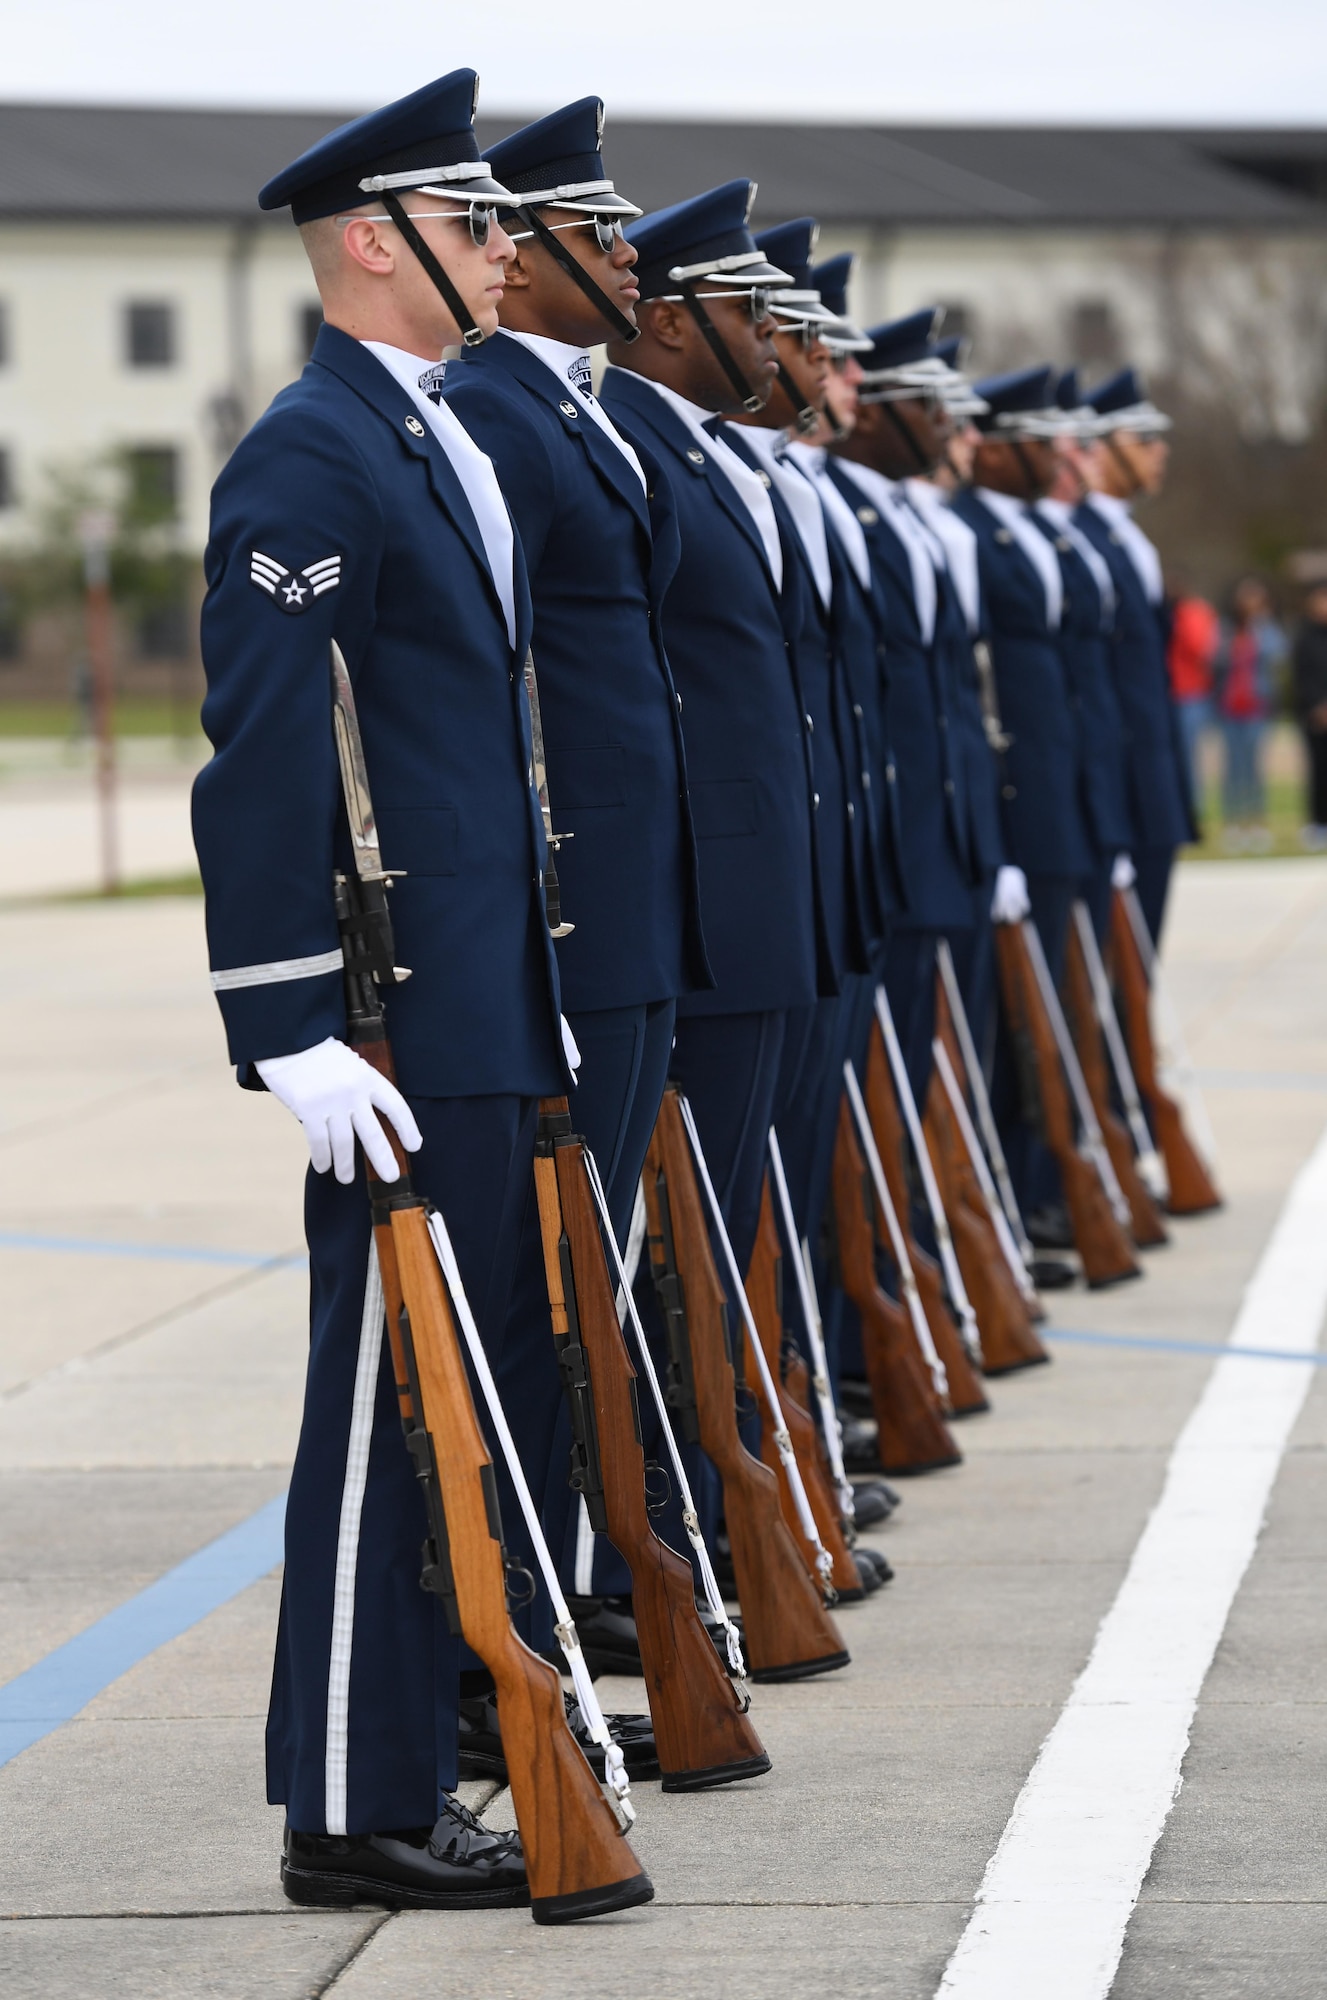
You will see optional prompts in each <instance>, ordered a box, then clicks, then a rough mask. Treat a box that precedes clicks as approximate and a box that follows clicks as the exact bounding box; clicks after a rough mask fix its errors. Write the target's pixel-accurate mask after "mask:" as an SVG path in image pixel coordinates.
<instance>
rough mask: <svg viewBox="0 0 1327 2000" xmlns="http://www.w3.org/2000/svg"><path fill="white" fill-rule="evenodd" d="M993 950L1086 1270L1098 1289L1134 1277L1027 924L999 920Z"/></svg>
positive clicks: (1129, 1252) (1010, 1019)
mask: <svg viewBox="0 0 1327 2000" xmlns="http://www.w3.org/2000/svg"><path fill="white" fill-rule="evenodd" d="M995 956H996V961H997V963H998V965H999V969H1000V990H1001V993H1002V995H1003V997H1004V1004H1005V1012H1006V1016H1007V1019H1008V1024H1009V1032H1010V1035H1011V1036H1012V1037H1013V1040H1014V1042H1015V1044H1016V1045H1017V1044H1019V1043H1020V1042H1021V1044H1022V1048H1023V1052H1024V1058H1025V1060H1026V1061H1027V1062H1028V1063H1029V1065H1030V1067H1031V1070H1032V1073H1033V1075H1034V1076H1035V1080H1036V1093H1037V1099H1038V1103H1039V1108H1040V1112H1041V1124H1042V1136H1043V1138H1044V1139H1045V1142H1046V1144H1047V1146H1049V1148H1050V1150H1051V1152H1052V1153H1053V1154H1054V1156H1055V1163H1056V1165H1057V1166H1058V1168H1059V1170H1060V1180H1061V1183H1062V1185H1063V1187H1064V1198H1065V1203H1066V1205H1067V1207H1068V1210H1069V1219H1070V1222H1071V1224H1072V1226H1073V1232H1074V1247H1075V1248H1076V1250H1077V1251H1078V1254H1079V1256H1080V1258H1081V1259H1082V1262H1083V1275H1084V1277H1085V1278H1086V1280H1087V1282H1088V1284H1089V1285H1090V1286H1092V1287H1094V1288H1096V1287H1098V1286H1102V1285H1115V1284H1119V1283H1120V1282H1121V1281H1122V1280H1123V1279H1125V1278H1136V1277H1137V1276H1138V1275H1139V1267H1138V1264H1137V1261H1136V1260H1135V1258H1134V1254H1133V1249H1132V1246H1131V1245H1130V1243H1129V1239H1128V1237H1127V1236H1126V1235H1125V1233H1124V1231H1123V1230H1122V1229H1121V1228H1120V1225H1119V1223H1118V1222H1117V1221H1116V1220H1115V1214H1114V1211H1113V1209H1112V1208H1111V1205H1110V1201H1109V1199H1108V1198H1107V1195H1106V1190H1105V1188H1104V1187H1103V1186H1102V1184H1101V1178H1100V1176H1099V1174H1098V1173H1097V1171H1096V1169H1095V1168H1094V1167H1093V1166H1092V1165H1091V1164H1090V1163H1089V1162H1088V1161H1087V1160H1085V1159H1084V1158H1083V1156H1082V1154H1081V1153H1080V1152H1079V1150H1078V1147H1077V1145H1076V1144H1075V1142H1074V1124H1073V1112H1072V1110H1071V1108H1070V1104H1069V1090H1068V1086H1067V1084H1066V1083H1065V1079H1064V1072H1063V1070H1062V1069H1061V1067H1060V1052H1059V1049H1058V1048H1057V1046H1056V1042H1055V1031H1054V1029H1053V1027H1052V1026H1051V1022H1050V1017H1049V1016H1048V1014H1047V1012H1046V1008H1045V1005H1044V1003H1043V1001H1042V997H1041V989H1040V987H1039V986H1038V984H1037V977H1036V973H1035V971H1034V969H1033V966H1032V961H1031V959H1030V957H1029V955H1028V947H1027V940H1026V939H1025V938H1024V936H1023V931H1022V927H1021V925H1019V924H996V926H995Z"/></svg>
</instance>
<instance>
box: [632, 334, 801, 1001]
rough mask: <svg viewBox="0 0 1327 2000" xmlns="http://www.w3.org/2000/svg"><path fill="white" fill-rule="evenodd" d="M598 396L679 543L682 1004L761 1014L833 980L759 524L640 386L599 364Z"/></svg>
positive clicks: (671, 634) (775, 597) (787, 660)
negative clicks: (661, 495)
mask: <svg viewBox="0 0 1327 2000" xmlns="http://www.w3.org/2000/svg"><path fill="white" fill-rule="evenodd" d="M600 400H601V401H602V402H603V404H604V407H605V408H606V409H607V410H608V412H609V414H610V415H611V416H612V419H613V421H614V423H617V424H621V425H622V426H623V427H624V428H625V429H627V430H629V431H630V434H631V437H632V438H633V440H635V441H638V442H643V443H644V444H645V445H646V447H647V448H648V449H649V450H650V451H651V452H652V453H653V454H654V455H655V457H656V458H657V459H658V460H659V461H660V463H661V464H662V466H663V469H664V472H665V474H666V477H667V479H668V482H669V485H670V486H671V488H672V493H673V500H674V504H675V507H676V513H677V524H678V529H679V539H680V553H679V558H678V565H677V570H676V574H675V575H674V577H673V579H672V582H671V583H670V585H669V589H668V595H667V597H666V599H665V601H664V606H663V637H664V645H665V647H666V649H667V654H668V660H669V664H670V666H671V669H672V674H673V679H674V681H675V683H676V686H677V689H678V693H679V695H680V696H681V702H682V707H681V715H682V731H683V735H684V737H685V739H686V751H687V771H688V782H689V790H690V800H691V816H692V821H693V824H694V826H695V831H696V844H697V851H698V855H699V866H700V895H701V908H702V910H703V912H704V922H705V938H706V946H707V950H708V953H709V960H710V964H711V966H712V967H713V970H714V976H715V980H716V985H715V988H714V990H713V991H712V992H696V993H691V994H688V995H684V996H683V997H682V999H681V1000H680V1001H679V1003H678V1011H679V1013H681V1014H744V1013H763V1012H768V1011H774V1010H778V1009H782V1008H789V1007H805V1006H809V1005H810V1004H811V1002H812V1001H813V1000H814V999H815V998H816V995H817V993H818V992H820V991H827V992H832V991H833V990H834V986H833V970H832V965H831V962H830V959H829V955H828V944H827V939H826V933H825V922H824V911H823V907H822V904H821V898H820V886H819V876H818V870H817V865H816V835H815V830H814V826H813V819H814V818H816V817H818V815H815V814H813V810H812V793H813V790H814V781H813V777H812V770H811V749H810V741H809V738H808V736H807V731H806V724H805V703H804V702H803V700H802V696H801V690H800V687H799V684H798V679H797V669H796V662H795V661H794V659H793V657H792V649H791V645H790V643H789V641H788V639H787V636H786V634H785V632H784V628H783V617H782V609H781V605H780V599H779V591H778V588H777V586H776V583H775V579H774V576H773V573H772V572H771V570H770V567H769V561H768V558H767V556H766V553H765V548H764V545H763V543H762V542H761V539H760V535H759V532H758V530H757V528H756V524H755V522H754V520H753V519H752V517H751V515H750V513H749V511H748V509H747V507H746V505H745V504H744V502H743V500H742V499H741V497H740V495H739V494H738V493H737V492H736V491H735V490H734V488H733V484H732V481H731V480H730V479H729V478H728V476H727V474H726V473H725V472H724V471H723V470H722V469H721V468H719V467H717V466H714V465H712V464H711V462H710V458H709V454H708V453H707V452H706V451H705V450H704V449H703V447H701V446H700V445H699V444H698V443H697V440H696V436H695V433H694V432H693V431H692V430H690V429H689V428H688V426H687V425H686V424H685V423H684V422H683V420H682V418H681V417H680V416H679V415H678V413H677V412H676V410H674V409H673V408H672V406H671V405H670V404H669V403H667V402H666V401H665V400H664V398H663V397H662V396H660V395H658V394H657V393H656V391H655V390H654V389H653V388H652V387H651V385H650V383H649V382H648V381H646V380H645V379H643V378H642V377H641V376H638V375H634V374H632V373H631V372H630V370H628V369H625V368H610V369H609V370H608V372H607V374H606V375H605V377H604V382H603V388H602V392H601V398H600Z"/></svg>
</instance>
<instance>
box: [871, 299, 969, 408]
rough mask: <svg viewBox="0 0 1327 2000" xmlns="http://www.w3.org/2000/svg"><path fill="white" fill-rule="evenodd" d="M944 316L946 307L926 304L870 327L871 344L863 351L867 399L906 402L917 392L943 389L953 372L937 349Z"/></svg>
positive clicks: (933, 392)
mask: <svg viewBox="0 0 1327 2000" xmlns="http://www.w3.org/2000/svg"><path fill="white" fill-rule="evenodd" d="M943 317H944V309H943V307H941V306H923V307H922V308H921V309H920V311H918V312H910V313H905V314H904V315H903V317H902V319H889V320H884V321H882V322H881V324H880V325H879V326H873V327H871V328H869V329H868V331H867V336H866V337H867V340H868V341H869V343H870V346H869V348H868V350H867V351H866V352H865V353H864V354H863V355H862V377H863V380H862V390H861V397H862V401H863V402H864V403H905V402H907V401H909V400H910V399H911V398H912V397H914V396H925V395H935V394H938V393H939V391H940V389H941V386H942V384H943V381H944V377H945V376H946V375H947V374H948V373H949V372H950V370H949V369H948V368H947V366H946V364H945V363H944V362H943V361H941V360H940V359H939V358H938V357H937V355H936V351H935V334H936V332H937V330H938V328H939V325H940V321H941V319H942V318H943Z"/></svg>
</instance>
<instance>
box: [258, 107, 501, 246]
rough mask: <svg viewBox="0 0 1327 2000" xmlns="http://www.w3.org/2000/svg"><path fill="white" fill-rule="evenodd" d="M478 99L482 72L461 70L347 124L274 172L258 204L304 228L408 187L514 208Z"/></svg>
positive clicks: (420, 191) (452, 197)
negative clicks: (486, 144) (488, 153)
mask: <svg viewBox="0 0 1327 2000" xmlns="http://www.w3.org/2000/svg"><path fill="white" fill-rule="evenodd" d="M478 100H479V78H478V77H477V76H476V74H475V72H474V71H473V70H472V69H454V70H452V71H450V72H449V74H448V75H446V76H440V77H439V78H438V79H437V81H436V82H434V83H426V84H425V85H424V87H423V89H422V90H413V91H411V93H410V95H409V97H399V98H398V99H397V100H396V102H395V103H394V104H384V105H383V107H382V109H381V110H380V111H370V112H368V113H367V114H366V115H365V116H364V117H363V118H355V119H353V120H352V121H351V123H350V124H349V125H339V126H338V127H337V129H336V131H335V132H329V133H328V134H327V136H326V138H325V139H320V140H319V141H318V143H317V145H316V146H310V147H309V150H308V152H307V153H301V154H300V156H299V158H298V159H297V160H295V161H294V162H292V164H291V165H290V166H288V167H283V168H282V170H281V172H280V173H279V174H274V175H273V176H272V179H271V180H270V181H268V183H267V185H266V187H264V188H263V189H262V190H261V192H260V193H259V196H258V206H259V208H267V209H271V208H289V209H290V212H291V214H292V216H293V217H294V220H295V221H296V222H316V221H317V220H318V218H319V217H320V216H324V215H337V214H339V213H340V212H341V211H342V210H344V209H352V208H362V207H363V206H364V204H365V203H366V202H369V201H372V199H373V197H374V195H376V194H382V193H384V192H388V191H390V192H398V191H401V190H404V189H407V188H409V189H413V190H414V191H415V192H417V193H425V194H438V195H445V196H446V197H447V198H448V199H449V200H451V201H462V202H468V203H472V204H473V203H475V202H477V201H482V202H485V203H499V202H501V203H510V201H511V199H512V197H511V195H510V194H509V193H508V191H507V189H506V188H505V187H503V186H502V185H501V183H500V182H498V181H496V180H494V179H493V177H492V176H491V174H490V173H489V170H488V166H487V164H486V163H485V162H484V161H483V160H481V159H480V157H479V144H478V141H477V140H476V138H475V105H476V103H477V102H478Z"/></svg>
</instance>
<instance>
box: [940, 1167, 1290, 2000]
mask: <svg viewBox="0 0 1327 2000" xmlns="http://www.w3.org/2000/svg"><path fill="white" fill-rule="evenodd" d="M1324 1312H1327V1133H1324V1134H1323V1136H1322V1138H1320V1139H1319V1141H1318V1144H1317V1147H1316V1148H1315V1150H1314V1152H1313V1155H1312V1157H1311V1159H1310V1160H1309V1162H1308V1164H1307V1165H1306V1166H1305V1167H1304V1168H1303V1169H1302V1171H1301V1172H1300V1174H1299V1175H1298V1177H1297V1178H1296V1180H1295V1182H1294V1185H1293V1186H1292V1188H1291V1190H1290V1194H1289V1196H1288V1197H1287V1200H1286V1203H1285V1206H1284V1208H1283V1209H1282V1211H1281V1215H1280V1217H1279V1219H1278V1221H1277V1224H1276V1228H1275V1229H1274V1230H1273V1232H1272V1236H1271V1240H1270V1241H1269V1243H1268V1245H1267V1248H1266V1250H1265V1251H1264V1252H1263V1256H1262V1259H1261V1261H1260V1262H1259V1265H1258V1268H1257V1270H1256V1271H1255V1272H1254V1275H1253V1278H1252V1280H1251V1282H1250V1284H1249V1288H1248V1291H1247V1292H1246V1294H1245V1297H1244V1303H1243V1305H1242V1307H1241V1308H1240V1312H1239V1315H1238V1317H1237V1319H1236V1321H1235V1325H1234V1327H1233V1329H1232V1330H1231V1335H1230V1339H1231V1344H1232V1345H1233V1346H1236V1347H1240V1348H1246V1349H1247V1348H1277V1349H1280V1350H1282V1351H1284V1350H1287V1349H1293V1350H1297V1351H1299V1352H1302V1353H1305V1354H1309V1353H1311V1352H1312V1351H1313V1350H1314V1349H1315V1348H1316V1346H1317V1342H1318V1332H1319V1328H1320V1327H1321V1325H1322V1320H1323V1315H1324ZM1314 1372H1315V1371H1314V1369H1313V1367H1312V1366H1311V1365H1307V1364H1306V1365H1304V1366H1302V1367H1300V1366H1296V1365H1295V1364H1294V1363H1291V1364H1289V1365H1287V1366H1285V1367H1282V1368H1268V1367H1267V1366H1265V1365H1264V1364H1263V1363H1262V1362H1261V1361H1260V1360H1257V1359H1249V1358H1246V1357H1244V1356H1235V1355H1231V1356H1228V1357H1227V1358H1225V1359H1224V1360H1221V1361H1218V1362H1217V1364H1216V1366H1215V1368H1214V1369H1213V1370H1212V1373H1211V1376H1210V1378H1209V1380H1208V1383H1207V1387H1206V1389H1205V1390H1204V1392H1203V1395H1202V1398H1201V1400H1200V1401H1199V1403H1198V1406H1197V1408H1196V1409H1195V1410H1194V1412H1193V1415H1192V1416H1191V1417H1190V1418H1189V1421H1188V1423H1187V1424H1186V1425H1185V1427H1184V1429H1183V1431H1182V1432H1181V1434H1180V1437H1179V1439H1178V1441H1177V1443H1176V1445H1175V1449H1174V1452H1173V1453H1172V1455H1171V1460H1170V1465H1169V1467H1168V1470H1167V1475H1166V1484H1165V1488H1164V1490H1163V1492H1162V1495H1161V1498H1160V1500H1159V1501H1158V1502H1157V1506H1156V1509H1155V1512H1154V1513H1153V1515H1152V1518H1151V1520H1150V1521H1149V1522H1148V1524H1147V1527H1146V1529H1145V1530H1144V1532H1143V1536H1142V1539H1141V1541H1140V1542H1139V1544H1138V1547H1137V1548H1136V1549H1135V1551H1134V1555H1133V1560H1132V1562H1131V1563H1130V1565H1129V1573H1128V1575H1127V1576H1126V1577H1125V1579H1124V1582H1123V1584H1122V1585H1121V1586H1120V1591H1119V1595H1118V1596H1117V1597H1116V1599H1115V1602H1114V1604H1113V1605H1112V1606H1111V1609H1110V1611H1109V1612H1108V1613H1107V1615H1106V1617H1105V1619H1104V1620H1103V1621H1102V1624H1101V1628H1100V1630H1099V1631H1098V1633H1097V1638H1096V1644H1095V1645H1094V1647H1093V1649H1092V1656H1091V1658H1090V1660H1089V1661H1088V1663H1087V1666H1086V1668H1085V1669H1084V1671H1083V1673H1082V1675H1081V1676H1080V1677H1079V1680H1078V1681H1077V1683H1076V1685H1075V1687H1074V1689H1073V1692H1072V1694H1071V1695H1070V1696H1069V1700H1068V1702H1067V1703H1066V1704H1065V1707H1064V1709H1063V1710H1062V1712H1061V1714H1060V1718H1059V1720H1058V1722H1057V1723H1056V1724H1055V1727H1054V1728H1053V1729H1052V1731H1051V1733H1050V1735H1049V1736H1048V1737H1047V1738H1046V1740H1045V1742H1044V1743H1043V1744H1042V1746H1041V1751H1040V1754H1039V1756H1038V1758H1037V1761H1036V1763H1035V1765H1034V1766H1033V1768H1032V1771H1031V1773H1030V1775H1029V1777H1028V1780H1027V1783H1026V1784H1025V1785H1024V1787H1023V1790H1022V1792H1021V1793H1020V1794H1019V1797H1018V1801H1017V1803H1016V1804H1015V1806H1014V1810H1013V1813H1012V1814H1011V1816H1010V1819H1009V1824H1008V1825H1007V1826H1006V1828H1005V1830H1004V1834H1003V1836H1002V1837H1001V1840H1000V1845H999V1846H998V1847H997V1849H996V1851H995V1853H994V1854H993V1855H992V1857H991V1860H990V1862H989V1863H988V1865H987V1869H986V1875H985V1878H984V1880H983V1882H982V1885H981V1889H980V1890H979V1892H978V1896H977V1907H976V1909H975V1911H974V1912H973V1915H972V1918H971V1921H970V1922H969V1924H968V1927H967V1930H966V1931H965V1932H964V1934H963V1936H962V1938H961V1939H960V1940H959V1944H958V1948H957V1950H956V1951H955V1952H954V1955H953V1957H952V1958H951V1959H950V1961H949V1965H948V1967H947V1968H946V1971H945V1975H944V1978H943V1979H942V1980H941V1982H940V1987H939V1993H940V1994H941V1995H943V1996H945V2000H1104V1996H1105V1995H1106V1994H1108V1993H1109V1991H1110V1987H1111V1983H1112V1981H1113V1979H1114V1977H1115V1970H1116V1967H1117V1966H1118V1964H1119V1959H1120V1951H1121V1949H1122V1947H1123V1944H1124V1933H1125V1930H1126V1928H1127V1926H1128V1922H1129V1918H1130V1916H1131V1914H1132V1912H1133V1907H1134V1904H1135V1903H1136V1902H1137V1900H1138V1892H1139V1890H1140V1889H1141V1887H1142V1882H1143V1877H1144V1875H1145V1874H1146V1872H1147V1867H1148V1864H1149V1862H1150V1860H1151V1858H1152V1850H1153V1848H1154V1847H1155V1846H1156V1843H1157V1841H1158V1839H1159V1838H1160V1836H1161V1830H1162V1828H1163V1827H1164V1825H1165V1823H1166V1818H1167V1815H1168V1814H1169V1812H1170V1809H1171V1806H1172V1805H1173V1804H1174V1801H1175V1796H1176V1794H1177V1792H1178V1791H1179V1787H1180V1768H1181V1765H1182V1763H1183V1759H1184V1753H1185V1751H1186V1749H1187V1748H1188V1743H1189V1729H1190V1726H1191V1724H1192V1721H1193V1714H1194V1709H1195V1707H1196V1706H1197V1701H1198V1695H1199V1691H1200V1689H1201V1688H1202V1684H1203V1680H1204V1678H1205V1676H1206V1674H1207V1669H1208V1667H1209V1666H1210V1665H1211V1662H1212V1655H1213V1654H1214V1653H1215V1651H1216V1648H1217V1644H1218V1642H1219V1640H1220V1638H1221V1634H1222V1632H1223V1631H1224V1629H1225V1624H1226V1619H1227V1617H1228V1616H1229V1612H1230V1607H1231V1604H1232V1602H1233V1601H1234V1597H1235V1592H1236V1591H1237V1590H1238V1588H1239V1585H1240V1580H1241V1578H1242V1577H1243V1575H1244V1572H1245V1570H1246V1569H1247V1567H1248V1564H1249V1560H1250V1558H1251V1557H1252V1555H1253V1551H1254V1548H1255V1546H1256V1544H1257V1541H1258V1536H1259V1533H1260V1532H1261V1529H1262V1523H1263V1516H1264V1511H1265V1509H1266V1506H1267V1501H1268V1498H1269V1496H1270V1494H1271V1490H1272V1487H1273V1485H1274V1483H1275V1480H1276V1475H1277V1471H1278V1469H1279V1467H1280V1464H1281V1459H1282V1457H1283V1456H1284V1453H1285V1448H1286V1444H1287V1441H1288V1440H1289V1437H1290V1433H1291V1430H1292V1429H1293V1427H1294V1423H1295V1420H1296V1418H1297V1417H1298V1415H1299V1412H1300V1409H1301V1407H1302V1405H1303V1402H1304V1398H1305V1395H1306V1394H1307V1392H1308V1387H1309V1383H1310V1382H1311V1381H1312V1379H1313V1376H1314Z"/></svg>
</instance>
